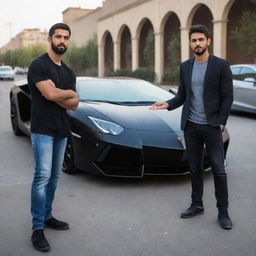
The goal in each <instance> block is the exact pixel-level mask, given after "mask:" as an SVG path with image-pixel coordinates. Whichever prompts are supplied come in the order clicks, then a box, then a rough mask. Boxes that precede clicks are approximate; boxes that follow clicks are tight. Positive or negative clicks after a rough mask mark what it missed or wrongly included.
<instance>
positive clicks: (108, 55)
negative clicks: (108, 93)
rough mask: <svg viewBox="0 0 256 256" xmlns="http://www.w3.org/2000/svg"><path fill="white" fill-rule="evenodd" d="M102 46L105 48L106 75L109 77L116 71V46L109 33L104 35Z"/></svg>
mask: <svg viewBox="0 0 256 256" xmlns="http://www.w3.org/2000/svg"><path fill="white" fill-rule="evenodd" d="M102 45H103V46H104V67H105V72H104V75H108V74H109V73H110V72H113V71H114V44H113V38H112V35H111V33H110V32H109V31H106V32H105V33H104V34H103V37H102Z"/></svg>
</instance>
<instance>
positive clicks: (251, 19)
mask: <svg viewBox="0 0 256 256" xmlns="http://www.w3.org/2000/svg"><path fill="white" fill-rule="evenodd" d="M252 2H253V3H256V1H255V0H253V1H252ZM231 38H232V39H233V40H235V41H236V42H237V44H238V45H239V47H240V48H241V49H243V50H244V52H245V54H246V55H248V56H252V57H253V58H256V11H254V10H252V11H251V10H250V11H244V12H243V13H242V16H241V18H240V20H239V26H237V27H235V28H234V29H233V30H232V31H231Z"/></svg>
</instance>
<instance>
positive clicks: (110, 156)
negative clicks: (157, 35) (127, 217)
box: [10, 77, 229, 177]
mask: <svg viewBox="0 0 256 256" xmlns="http://www.w3.org/2000/svg"><path fill="white" fill-rule="evenodd" d="M77 92H78V94H79V98H80V103H79V107H78V108H77V110H76V111H68V115H69V117H70V123H71V136H70V138H69V140H68V144H67V148H66V152H65V160H64V164H63V171H64V172H66V173H75V172H76V171H77V170H80V171H85V172H90V173H94V174H99V175H105V176H118V177H143V175H172V174H185V173H187V172H188V171H189V167H188V161H187V155H186V150H185V145H184V139H182V135H183V132H182V131H181V130H180V116H181V109H180V108H179V109H176V110H174V111H167V110H158V111H152V110H149V106H150V105H151V104H153V103H154V102H156V101H165V100H168V99H170V98H172V97H173V96H174V94H173V93H172V92H168V91H166V90H164V89H161V88H159V87H158V86H155V85H153V84H150V83H148V82H146V81H143V80H138V79H125V78H118V79H114V78H111V79H110V78H102V79H101V78H88V77H78V78H77ZM10 102H11V121H12V128H13V132H14V134H15V135H20V134H22V133H25V134H27V135H29V134H30V91H29V87H28V85H27V83H26V81H25V82H24V81H23V82H18V83H16V85H15V86H14V87H13V88H12V89H11V92H10ZM228 144H229V134H228V131H227V130H225V131H224V133H223V147H224V150H225V155H226V152H227V149H228ZM203 164H204V168H205V169H207V168H209V161H208V158H207V154H206V152H204V162H203Z"/></svg>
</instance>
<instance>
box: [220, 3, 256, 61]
mask: <svg viewBox="0 0 256 256" xmlns="http://www.w3.org/2000/svg"><path fill="white" fill-rule="evenodd" d="M253 8H255V5H253V4H252V2H251V0H236V1H232V5H231V4H229V5H227V7H226V9H227V10H226V11H228V13H224V15H225V14H227V19H228V24H227V59H228V60H229V62H230V64H238V63H254V61H255V60H254V58H253V56H247V55H246V54H245V52H244V50H243V49H242V48H241V46H239V45H238V44H237V42H236V41H235V40H234V39H232V30H233V29H234V28H235V27H239V20H240V18H241V16H242V13H243V12H244V11H246V10H253ZM245 43H246V42H245Z"/></svg>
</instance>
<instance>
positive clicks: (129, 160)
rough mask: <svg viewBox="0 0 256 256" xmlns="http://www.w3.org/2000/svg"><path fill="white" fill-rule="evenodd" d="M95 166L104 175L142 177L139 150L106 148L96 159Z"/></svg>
mask: <svg viewBox="0 0 256 256" xmlns="http://www.w3.org/2000/svg"><path fill="white" fill-rule="evenodd" d="M96 165H97V166H98V167H99V168H100V169H101V171H102V172H104V174H105V175H111V176H139V177H141V176H142V175H143V171H142V163H141V151H140V150H139V149H131V148H125V147H119V146H108V147H106V148H105V150H104V151H103V152H102V153H101V154H100V156H99V157H98V158H97V161H96Z"/></svg>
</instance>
